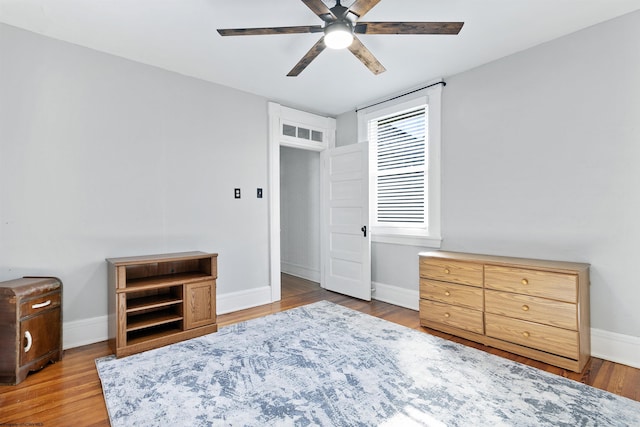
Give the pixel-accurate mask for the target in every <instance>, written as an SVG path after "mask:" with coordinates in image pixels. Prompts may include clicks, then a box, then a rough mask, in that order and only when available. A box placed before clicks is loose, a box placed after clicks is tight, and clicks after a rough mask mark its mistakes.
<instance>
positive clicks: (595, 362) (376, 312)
mask: <svg viewBox="0 0 640 427" xmlns="http://www.w3.org/2000/svg"><path fill="white" fill-rule="evenodd" d="M321 300H327V301H331V302H334V303H336V304H340V305H343V306H345V307H349V308H351V309H354V310H358V311H361V312H363V313H367V314H371V315H373V316H376V317H380V318H382V319H386V320H388V321H391V322H394V323H398V324H401V325H404V326H407V327H409V328H413V329H417V330H420V331H423V332H425V333H430V334H433V335H437V336H440V337H443V338H446V339H450V340H452V341H456V342H461V343H464V344H466V345H469V346H472V347H475V348H479V349H482V350H484V351H487V352H489V353H493V354H497V355H500V356H503V357H507V358H509V359H512V360H516V361H518V362H521V363H525V364H527V365H531V366H535V367H536V368H540V369H543V370H545V371H548V372H552V373H554V374H558V375H562V376H565V377H568V378H571V379H573V380H577V381H581V382H583V383H585V384H589V385H592V386H594V387H597V388H600V389H603V390H608V391H610V392H612V393H615V394H619V395H622V396H625V397H628V398H630V399H633V400H637V401H640V369H634V368H630V367H628V366H624V365H619V364H616V363H612V362H608V361H604V360H602V359H596V358H592V359H591V362H589V364H587V366H586V368H585V369H584V371H583V372H582V373H581V374H577V373H574V372H569V371H566V370H564V369H560V368H556V367H554V366H550V365H546V364H544V363H541V362H537V361H534V360H530V359H527V358H524V357H521V356H516V355H513V354H510V353H507V352H504V351H501V350H496V349H492V348H489V347H485V346H483V345H481V344H476V343H473V342H470V341H466V340H464V339H462V338H457V337H452V336H449V335H447V334H443V333H440V332H437V331H432V330H427V329H424V328H421V327H420V324H419V319H418V313H417V312H416V311H412V310H408V309H405V308H401V307H397V306H394V305H391V304H387V303H383V302H379V301H372V302H365V301H360V300H357V299H354V298H350V297H347V296H344V295H340V294H336V293H333V292H329V291H326V290H324V289H321V288H320V287H319V286H318V285H317V284H316V283H313V282H309V281H306V280H302V279H298V278H296V277H293V276H288V275H283V277H282V300H281V301H279V302H275V303H272V304H267V305H263V306H260V307H255V308H251V309H248V310H242V311H239V312H235V313H230V314H224V315H221V316H218V325H219V326H220V327H224V326H225V325H229V324H232V323H236V322H240V321H244V320H248V319H253V318H256V317H260V316H264V315H267V314H271V313H277V312H279V311H283V310H287V309H290V308H294V307H298V306H300V305H304V304H309V303H312V302H316V301H321ZM108 354H111V351H110V350H109V347H108V345H107V343H106V342H100V343H97V344H91V345H87V346H84V347H79V348H74V349H70V350H67V351H65V353H64V358H63V360H62V361H61V362H58V363H56V364H54V365H49V366H47V367H46V368H45V369H43V370H42V371H40V372H36V373H34V374H30V375H29V376H28V377H27V379H26V380H25V381H23V382H22V383H21V384H19V385H17V386H0V425H3V424H23V423H24V425H27V424H26V423H41V424H39V425H42V426H70V425H77V426H83V427H84V426H108V425H109V420H108V416H107V410H106V407H105V404H104V399H103V397H102V388H101V386H100V380H99V379H98V374H97V372H96V368H95V363H94V360H95V359H96V358H97V357H101V356H106V355H108ZM32 425H33V424H32Z"/></svg>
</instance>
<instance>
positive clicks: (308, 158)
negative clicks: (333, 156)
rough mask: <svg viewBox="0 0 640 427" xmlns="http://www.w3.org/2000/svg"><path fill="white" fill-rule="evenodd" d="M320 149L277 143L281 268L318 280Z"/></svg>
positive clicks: (297, 275)
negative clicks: (278, 149) (278, 152)
mask: <svg viewBox="0 0 640 427" xmlns="http://www.w3.org/2000/svg"><path fill="white" fill-rule="evenodd" d="M320 179H321V171H320V153H319V152H317V151H310V150H304V149H300V148H292V147H280V267H281V272H282V273H285V274H288V275H292V276H296V277H300V278H302V279H305V280H308V281H311V282H316V283H318V284H319V283H320V269H321V263H320V248H321V243H320V219H321V218H320V217H321V215H320V212H321V208H320V195H321V193H320Z"/></svg>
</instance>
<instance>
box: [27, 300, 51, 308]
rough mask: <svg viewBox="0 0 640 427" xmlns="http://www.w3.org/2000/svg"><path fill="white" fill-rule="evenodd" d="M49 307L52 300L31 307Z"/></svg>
mask: <svg viewBox="0 0 640 427" xmlns="http://www.w3.org/2000/svg"><path fill="white" fill-rule="evenodd" d="M48 305H51V300H50V299H49V300H46V301H45V302H41V303H39V304H33V305H32V306H31V308H42V307H46V306H48Z"/></svg>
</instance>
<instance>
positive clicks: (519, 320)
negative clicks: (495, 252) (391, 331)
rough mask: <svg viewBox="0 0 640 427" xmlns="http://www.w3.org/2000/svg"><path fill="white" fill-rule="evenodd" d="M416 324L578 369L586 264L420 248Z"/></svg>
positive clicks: (587, 345)
mask: <svg viewBox="0 0 640 427" xmlns="http://www.w3.org/2000/svg"><path fill="white" fill-rule="evenodd" d="M420 324H421V325H422V326H424V327H427V328H432V329H437V330H440V331H443V332H446V333H449V334H452V335H456V336H460V337H463V338H466V339H469V340H472V341H477V342H480V343H483V344H486V345H489V346H491V347H496V348H500V349H502V350H506V351H509V352H512V353H516V354H520V355H523V356H526V357H528V358H531V359H536V360H540V361H542V362H545V363H549V364H551V365H555V366H559V367H562V368H565V369H569V370H572V371H576V372H581V371H582V370H583V368H584V366H585V365H586V363H587V362H588V361H589V358H590V354H591V340H590V336H591V331H590V322H589V264H584V263H574V262H560V261H544V260H533V259H523V258H510V257H497V256H489V255H477V254H465V253H456V252H444V251H437V252H424V253H421V254H420Z"/></svg>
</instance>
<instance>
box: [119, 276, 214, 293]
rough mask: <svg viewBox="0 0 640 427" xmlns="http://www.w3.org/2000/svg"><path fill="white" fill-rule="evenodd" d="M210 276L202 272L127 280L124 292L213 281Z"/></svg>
mask: <svg viewBox="0 0 640 427" xmlns="http://www.w3.org/2000/svg"><path fill="white" fill-rule="evenodd" d="M212 278H213V277H212V276H211V275H210V274H205V273H201V272H189V273H175V274H165V275H162V276H152V277H141V278H137V279H129V280H127V287H126V288H125V289H122V291H124V292H136V291H140V290H145V289H157V288H158V287H168V286H175V285H178V284H184V283H191V282H197V281H200V280H204V279H212Z"/></svg>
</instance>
